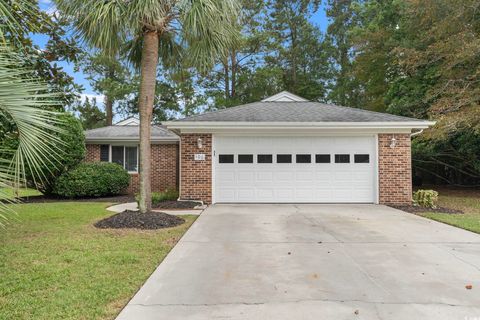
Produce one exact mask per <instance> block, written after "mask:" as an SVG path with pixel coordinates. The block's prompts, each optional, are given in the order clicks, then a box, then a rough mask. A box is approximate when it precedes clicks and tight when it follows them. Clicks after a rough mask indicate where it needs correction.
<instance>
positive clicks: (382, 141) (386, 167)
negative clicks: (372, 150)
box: [378, 134, 412, 205]
mask: <svg viewBox="0 0 480 320" xmlns="http://www.w3.org/2000/svg"><path fill="white" fill-rule="evenodd" d="M392 138H395V139H396V145H395V148H391V147H390V144H391V141H392ZM410 147H411V139H410V134H379V135H378V188H379V203H380V204H400V205H403V204H411V202H412V158H411V148H410Z"/></svg>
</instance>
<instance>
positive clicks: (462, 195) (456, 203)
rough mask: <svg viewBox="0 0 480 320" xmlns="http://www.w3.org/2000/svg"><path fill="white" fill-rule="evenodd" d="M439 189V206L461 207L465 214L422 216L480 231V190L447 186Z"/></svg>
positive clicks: (431, 214)
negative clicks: (456, 188)
mask: <svg viewBox="0 0 480 320" xmlns="http://www.w3.org/2000/svg"><path fill="white" fill-rule="evenodd" d="M433 189H434V190H435V188H433ZM438 191H439V194H440V196H439V199H438V201H439V206H442V207H447V208H453V209H460V210H463V212H465V214H445V213H424V214H422V216H424V217H427V218H430V219H433V220H437V221H440V222H444V223H448V224H450V225H453V226H456V227H459V228H462V229H466V230H470V231H473V232H476V233H480V191H479V190H455V189H446V188H442V189H438Z"/></svg>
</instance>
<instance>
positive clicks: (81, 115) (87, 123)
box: [71, 98, 106, 130]
mask: <svg viewBox="0 0 480 320" xmlns="http://www.w3.org/2000/svg"><path fill="white" fill-rule="evenodd" d="M71 109H72V111H74V112H75V114H76V115H77V117H78V119H79V120H80V123H81V124H82V127H83V129H84V130H89V129H95V128H100V127H104V126H105V123H106V120H105V117H106V115H105V112H103V111H102V110H101V109H100V107H99V106H98V105H97V99H96V98H92V99H89V98H86V99H85V101H81V100H78V101H76V102H75V103H74V104H73V106H71Z"/></svg>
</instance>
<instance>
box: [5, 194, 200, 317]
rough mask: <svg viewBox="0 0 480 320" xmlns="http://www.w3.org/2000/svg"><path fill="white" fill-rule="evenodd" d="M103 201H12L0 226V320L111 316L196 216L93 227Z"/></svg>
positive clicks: (101, 214)
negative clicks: (13, 215)
mask: <svg viewBox="0 0 480 320" xmlns="http://www.w3.org/2000/svg"><path fill="white" fill-rule="evenodd" d="M106 206H108V204H107V203H92V202H90V203H89V202H57V203H42V204H22V205H16V206H15V208H16V211H17V212H18V217H17V221H12V224H10V225H9V226H7V228H6V229H4V230H2V229H0V319H113V318H114V317H115V316H116V315H117V314H118V312H119V311H120V310H121V308H122V307H123V306H124V305H125V304H126V303H127V302H128V300H129V299H130V298H131V297H132V296H133V295H134V294H135V292H136V291H137V290H138V288H139V287H140V286H141V285H142V284H143V283H144V281H145V280H146V279H147V278H148V276H149V275H150V274H151V273H152V272H153V270H154V269H155V267H156V266H157V265H158V264H159V263H160V261H162V259H163V258H164V257H165V256H166V254H167V253H168V252H169V251H170V249H171V248H172V247H173V246H174V245H175V243H176V242H177V241H178V239H180V237H181V236H182V235H183V234H184V233H185V231H186V230H187V229H188V228H189V226H190V225H191V224H192V223H193V221H194V220H195V217H194V216H185V219H186V220H187V222H186V223H185V224H183V225H181V226H178V227H175V228H170V229H163V230H157V231H140V230H99V229H96V228H95V227H93V226H92V224H93V223H94V222H95V221H97V220H99V219H101V218H104V217H106V216H109V215H111V214H112V213H111V212H108V211H106V210H105V207H106Z"/></svg>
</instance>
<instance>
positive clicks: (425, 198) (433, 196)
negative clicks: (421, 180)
mask: <svg viewBox="0 0 480 320" xmlns="http://www.w3.org/2000/svg"><path fill="white" fill-rule="evenodd" d="M437 202H438V192H437V191H434V190H418V191H415V192H414V193H413V204H414V205H416V206H420V207H424V208H431V209H435V208H436V207H437Z"/></svg>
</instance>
